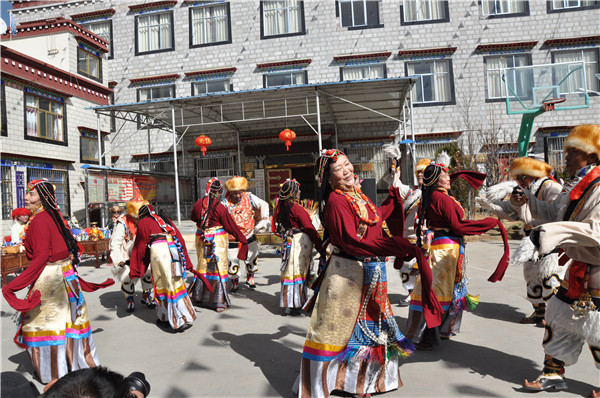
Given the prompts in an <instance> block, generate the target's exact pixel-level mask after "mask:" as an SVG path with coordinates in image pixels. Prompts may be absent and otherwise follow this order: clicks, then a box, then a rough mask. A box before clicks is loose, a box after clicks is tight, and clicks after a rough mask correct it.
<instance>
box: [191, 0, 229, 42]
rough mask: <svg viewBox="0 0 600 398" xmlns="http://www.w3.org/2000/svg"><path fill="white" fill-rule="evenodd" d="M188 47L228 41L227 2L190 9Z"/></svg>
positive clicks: (208, 3)
mask: <svg viewBox="0 0 600 398" xmlns="http://www.w3.org/2000/svg"><path fill="white" fill-rule="evenodd" d="M190 26H191V32H190V35H191V37H190V46H192V47H194V46H202V45H207V44H217V43H228V42H231V39H230V30H231V27H230V19H229V2H226V3H223V2H218V3H210V2H207V4H204V5H202V6H199V7H193V8H190Z"/></svg>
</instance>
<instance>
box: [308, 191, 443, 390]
mask: <svg viewBox="0 0 600 398" xmlns="http://www.w3.org/2000/svg"><path fill="white" fill-rule="evenodd" d="M391 192H393V190H391ZM395 201H396V202H395V203H396V204H397V207H399V209H400V212H395V213H399V214H400V220H395V222H394V220H393V219H392V218H389V217H390V216H391V213H394V212H391V211H388V210H389V209H390V207H385V210H384V207H381V208H379V209H377V208H375V207H374V206H373V205H372V204H370V202H367V201H365V200H364V199H360V198H355V200H354V201H353V204H352V203H350V202H349V200H347V198H346V197H345V196H344V195H343V194H340V193H336V192H333V193H331V195H330V196H329V199H328V201H327V204H326V206H325V209H324V220H323V224H324V225H326V226H327V228H328V230H329V233H330V238H331V245H332V246H333V247H334V253H333V254H332V256H331V258H330V261H329V263H328V265H327V266H326V268H325V271H324V273H322V274H321V275H320V276H319V278H318V280H317V282H319V280H320V281H321V282H320V286H319V283H317V284H316V286H317V287H318V293H317V296H316V300H315V302H314V309H313V312H312V317H311V320H310V325H309V328H308V332H307V334H306V342H305V344H304V351H303V354H302V364H301V371H300V376H299V378H298V381H297V386H298V396H299V397H323V396H329V394H330V393H331V391H333V390H341V391H346V392H349V393H351V394H357V395H364V394H367V393H381V392H386V391H391V390H394V389H397V388H398V387H400V386H402V381H401V380H400V372H399V359H400V358H406V357H408V356H410V355H411V354H412V352H413V350H414V347H413V345H412V344H411V342H410V341H409V340H408V339H406V338H405V337H404V336H403V335H402V333H401V332H400V330H399V329H398V325H397V324H396V321H395V319H394V314H393V312H392V308H391V306H390V302H389V299H388V296H387V274H386V266H385V260H386V259H385V256H387V255H392V256H398V257H401V258H408V257H412V256H417V258H418V260H419V264H421V271H422V272H423V273H424V277H425V278H426V279H427V277H429V278H430V277H431V273H430V272H431V271H430V270H429V267H428V266H427V264H426V262H425V260H424V258H423V255H422V253H421V251H420V249H419V248H417V247H416V246H415V245H412V244H410V243H409V242H408V241H407V240H406V239H403V238H400V237H393V238H390V237H384V234H383V230H382V227H381V224H382V221H383V220H386V219H387V222H388V225H389V224H390V223H392V222H393V223H394V224H395V225H399V228H400V230H401V229H402V225H403V223H402V222H401V221H402V218H403V217H402V211H401V209H402V202H401V200H399V199H395ZM392 208H393V207H392ZM356 209H358V211H360V214H361V217H359V216H358V214H357V211H356ZM366 219H368V220H369V224H367V223H366V222H365V221H364V220H366ZM373 220H376V222H374V221H373ZM398 221H400V223H398ZM400 234H401V232H400ZM428 271H429V273H428ZM429 280H430V279H429ZM430 298H431V301H429V303H430V304H431V306H430V307H429V308H430V309H431V312H430V315H432V317H431V318H430V319H431V321H432V323H433V324H434V325H435V324H436V323H437V324H439V315H440V310H441V309H440V308H439V303H437V301H436V300H435V297H434V296H430ZM311 301H312V300H311Z"/></svg>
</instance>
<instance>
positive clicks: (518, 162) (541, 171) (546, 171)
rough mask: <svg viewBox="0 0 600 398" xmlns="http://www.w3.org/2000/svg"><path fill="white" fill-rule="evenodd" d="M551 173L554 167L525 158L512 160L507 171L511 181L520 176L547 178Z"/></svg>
mask: <svg viewBox="0 0 600 398" xmlns="http://www.w3.org/2000/svg"><path fill="white" fill-rule="evenodd" d="M553 171H554V167H552V166H550V165H549V164H548V163H546V162H542V161H541V160H537V159H534V158H528V157H526V156H523V157H520V158H516V159H514V160H513V161H512V162H511V164H510V169H509V170H508V172H509V174H510V178H512V179H513V180H514V179H515V178H517V176H520V175H526V176H529V177H535V178H543V177H548V176H549V175H551V174H552V172H553Z"/></svg>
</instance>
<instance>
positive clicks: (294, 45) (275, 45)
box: [13, 0, 600, 187]
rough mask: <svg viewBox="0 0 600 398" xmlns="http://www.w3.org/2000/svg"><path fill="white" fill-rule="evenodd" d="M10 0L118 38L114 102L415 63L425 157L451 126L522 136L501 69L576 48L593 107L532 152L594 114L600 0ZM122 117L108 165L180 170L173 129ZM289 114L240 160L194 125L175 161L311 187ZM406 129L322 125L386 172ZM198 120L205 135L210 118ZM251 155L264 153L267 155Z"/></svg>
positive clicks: (373, 172) (456, 131)
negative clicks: (279, 176) (292, 139)
mask: <svg viewBox="0 0 600 398" xmlns="http://www.w3.org/2000/svg"><path fill="white" fill-rule="evenodd" d="M13 7H14V10H13V11H14V17H15V19H16V21H17V23H23V22H26V21H33V20H39V19H47V18H55V17H63V18H66V19H70V20H73V21H76V22H78V23H79V24H80V25H81V26H83V27H85V28H87V29H90V30H92V31H94V32H96V33H97V34H98V35H100V36H102V37H104V38H106V39H107V40H108V41H110V52H109V55H108V57H107V59H105V60H103V71H104V76H105V81H107V82H109V83H110V84H109V85H110V87H111V88H113V89H114V103H115V104H124V103H135V102H140V101H147V100H154V99H159V98H165V97H176V98H181V97H189V96H198V95H203V94H205V93H218V92H222V91H235V92H243V91H246V90H260V89H263V88H268V87H276V86H288V85H301V84H315V83H328V82H339V81H341V80H362V79H377V78H384V77H385V78H397V77H406V76H420V77H421V79H420V80H419V81H418V82H417V83H416V85H415V87H414V88H413V91H412V103H413V114H412V120H413V124H412V128H414V131H415V133H416V135H417V142H418V143H419V145H417V155H418V156H419V154H420V155H422V156H426V155H428V154H429V153H431V152H433V151H434V150H435V148H437V147H439V146H441V145H444V144H445V143H446V142H447V141H453V140H456V139H457V137H461V136H462V137H463V139H466V140H467V141H473V140H476V139H477V138H478V137H477V135H478V134H481V131H490V130H491V131H495V132H496V133H497V134H498V136H499V137H501V138H502V139H503V140H505V141H509V142H510V141H512V142H514V141H515V140H516V137H517V134H518V131H519V126H520V123H521V117H520V116H519V115H507V113H506V106H505V102H504V98H505V97H506V95H507V94H506V92H505V90H504V88H503V85H502V83H501V75H502V70H503V69H504V68H506V67H512V66H523V65H541V64H549V63H554V62H566V61H576V60H579V61H583V62H584V63H585V71H586V80H587V81H586V88H587V90H588V91H589V93H590V107H589V108H587V109H578V110H570V111H561V112H558V111H557V112H547V113H544V114H542V115H540V116H538V117H537V118H536V120H535V125H534V129H533V131H534V135H533V138H532V140H533V141H535V142H536V144H535V146H534V148H533V151H534V152H536V153H538V154H540V156H543V153H544V151H545V148H544V147H545V145H544V143H546V144H547V146H548V148H549V149H550V150H548V151H546V152H552V151H551V149H552V148H560V140H561V138H560V137H561V136H564V135H565V134H566V133H567V132H568V130H569V128H570V126H573V125H576V124H581V123H598V122H599V117H598V115H599V114H600V97H598V96H597V92H598V91H600V89H599V80H598V78H597V77H596V76H595V74H597V73H599V72H600V70H599V52H600V32H599V30H598V21H599V20H600V1H598V0H575V1H568V0H558V1H541V0H530V1H527V0H524V1H523V0H505V1H500V0H480V1H471V0H468V1H465V0H453V1H443V0H378V1H375V0H373V1H371V0H338V1H297V0H278V1H258V0H245V1H232V2H229V1H199V0H183V1H182V0H179V1H175V0H172V1H156V2H151V1H145V2H144V1H141V0H138V1H132V0H127V1H125V0H124V1H108V0H106V1H102V0H96V1H90V0H88V1H63V2H60V1H56V2H49V1H14V2H13ZM215 96H217V97H218V94H215ZM291 122H292V121H290V123H291ZM122 123H123V122H122V121H120V120H117V121H116V123H115V124H114V126H113V129H115V130H117V131H118V134H111V136H110V141H111V151H110V153H108V154H107V157H106V159H107V163H108V165H112V166H115V167H125V168H138V167H143V168H148V167H149V166H148V164H144V163H145V162H147V156H146V154H147V153H148V152H150V154H151V159H152V167H153V168H154V169H155V170H166V171H169V170H172V155H170V154H169V151H172V149H173V148H172V138H171V137H170V136H169V135H168V134H165V132H161V131H159V130H157V129H151V130H150V131H148V130H144V129H140V130H137V125H136V123H134V122H127V123H125V125H123V126H122V127H121V125H122ZM294 123H295V124H294V125H293V126H290V127H293V128H294V130H295V131H296V133H297V134H299V135H302V134H304V135H306V136H307V137H309V138H298V140H297V141H296V142H297V143H298V144H299V143H300V142H302V141H305V140H312V141H314V137H312V138H310V137H311V136H310V134H311V131H310V128H309V127H307V126H306V124H305V123H303V122H302V121H301V120H300V121H295V122H294ZM284 127H287V126H286V123H285V122H282V121H277V122H274V123H273V127H272V128H269V129H265V128H261V129H258V130H252V128H251V127H248V129H249V130H251V131H242V135H243V134H246V136H245V137H244V136H242V139H241V148H240V149H241V154H242V155H241V159H237V150H238V148H237V139H236V137H235V135H234V134H229V135H227V134H218V135H214V136H212V137H211V138H212V146H211V147H210V148H209V152H208V154H209V157H207V158H202V157H201V155H200V151H199V149H198V148H197V147H196V146H195V145H194V139H195V138H196V137H197V136H198V135H199V133H196V134H188V135H185V136H184V138H183V140H182V141H181V144H180V146H179V147H178V150H179V151H183V152H180V154H181V155H182V156H181V157H180V158H179V160H180V163H181V170H182V171H183V174H185V175H197V176H210V175H231V174H233V173H241V172H243V173H248V174H247V175H248V176H249V177H256V176H255V175H254V174H253V170H254V168H256V167H261V166H264V167H265V170H266V174H269V173H271V172H272V171H273V170H279V171H282V170H289V173H288V174H287V175H291V176H294V177H298V179H300V180H301V181H302V182H303V183H304V184H303V187H304V186H306V184H311V180H310V178H309V177H307V175H309V174H310V170H309V167H308V166H307V165H308V164H310V163H311V162H312V155H311V154H310V152H311V151H310V150H308V149H307V150H306V151H305V152H300V153H298V152H295V153H294V156H296V157H291V158H290V156H291V155H290V154H289V153H288V154H286V152H285V150H284V149H283V148H284V147H283V145H282V144H281V143H280V141H279V140H278V139H277V134H278V133H279V131H281V130H282V129H283V128H284ZM400 129H401V128H400ZM398 130H399V126H398V123H396V122H380V121H379V122H375V123H362V124H360V125H348V124H342V123H340V124H339V125H336V126H331V125H330V126H324V130H323V131H324V133H325V135H324V137H325V138H327V137H329V140H328V141H325V142H326V143H327V144H331V143H332V142H334V141H333V140H332V139H331V135H329V136H328V135H327V134H333V132H334V131H335V133H336V134H337V135H336V137H337V138H338V139H339V140H338V145H339V146H340V147H342V148H344V149H347V151H348V153H349V154H350V155H351V157H352V160H353V161H354V162H358V163H365V166H364V167H362V168H361V170H362V171H361V175H362V176H363V177H374V178H375V179H376V181H377V182H378V183H380V180H381V177H382V176H383V174H385V170H386V167H387V166H386V162H385V160H384V158H383V157H382V156H381V154H380V151H379V149H380V147H381V145H382V144H384V143H388V142H392V141H393V138H392V139H390V136H393V135H394V134H395V133H396V132H397V131H398ZM203 133H205V134H206V135H208V136H210V135H211V134H210V133H211V132H210V129H206V130H205V131H203ZM547 137H549V138H547ZM459 139H460V138H459ZM294 145H296V144H293V146H292V148H294ZM276 148H279V149H276ZM313 152H314V150H313ZM257 154H263V155H262V156H260V161H259V162H257V161H256V156H257ZM550 155H552V153H550ZM551 159H554V158H552V156H551ZM239 165H241V168H242V170H239V168H240V167H239ZM284 174H285V173H284ZM269 181H270V180H269V178H268V177H266V184H267V185H268V184H269ZM274 181H275V180H274ZM381 186H382V185H381V184H380V185H379V187H381Z"/></svg>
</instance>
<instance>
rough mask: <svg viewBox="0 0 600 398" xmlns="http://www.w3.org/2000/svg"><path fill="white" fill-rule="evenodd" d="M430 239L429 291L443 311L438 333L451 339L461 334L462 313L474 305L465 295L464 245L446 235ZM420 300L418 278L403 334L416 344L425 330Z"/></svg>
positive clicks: (437, 235)
mask: <svg viewBox="0 0 600 398" xmlns="http://www.w3.org/2000/svg"><path fill="white" fill-rule="evenodd" d="M431 235H432V237H431V243H430V244H429V250H428V252H427V258H428V260H429V264H430V265H431V271H432V273H433V282H432V288H433V291H434V293H435V295H436V296H437V298H438V300H439V301H440V304H441V305H442V308H443V309H444V315H442V324H441V325H440V327H439V332H440V334H441V335H442V336H444V337H450V336H452V335H455V334H457V333H458V332H459V331H460V323H461V319H462V313H463V310H464V309H467V308H469V309H472V308H474V305H475V302H474V301H470V300H471V298H470V297H468V295H467V280H466V278H465V269H464V268H465V264H464V261H463V260H464V252H465V243H464V239H463V238H462V237H460V236H455V235H452V234H450V233H447V232H445V231H436V232H435V234H434V235H433V234H431ZM431 235H430V236H431ZM421 297H422V296H421V277H420V276H418V277H417V281H416V284H415V289H414V290H413V292H412V297H411V301H410V307H409V313H408V320H407V325H408V328H407V332H406V336H407V337H408V338H409V339H411V341H413V342H415V343H419V342H421V341H422V339H423V336H424V334H425V331H426V330H427V326H426V324H425V319H424V318H423V306H422V302H421ZM473 300H477V298H473Z"/></svg>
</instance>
